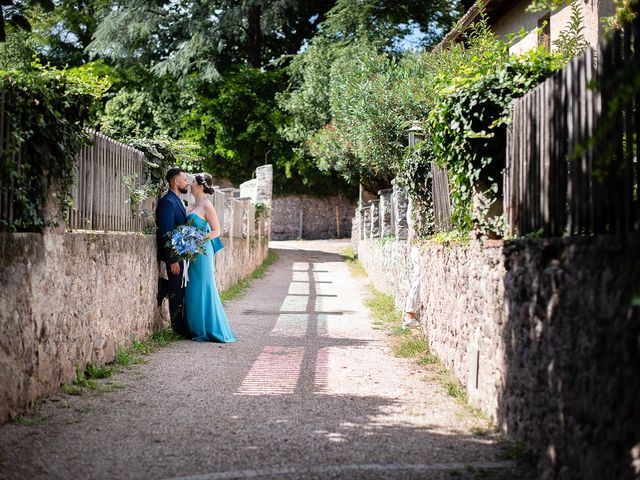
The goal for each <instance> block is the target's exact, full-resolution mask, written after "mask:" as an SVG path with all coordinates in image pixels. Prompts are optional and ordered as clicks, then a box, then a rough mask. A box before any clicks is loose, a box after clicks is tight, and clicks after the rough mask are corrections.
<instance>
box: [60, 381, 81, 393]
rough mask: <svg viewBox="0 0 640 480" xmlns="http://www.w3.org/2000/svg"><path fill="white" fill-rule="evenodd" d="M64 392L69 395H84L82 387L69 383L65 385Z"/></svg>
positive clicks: (63, 386)
mask: <svg viewBox="0 0 640 480" xmlns="http://www.w3.org/2000/svg"><path fill="white" fill-rule="evenodd" d="M62 391H63V392H64V393H66V394H67V395H82V394H83V393H84V390H83V388H82V387H80V386H78V385H72V384H68V383H65V384H64V385H62Z"/></svg>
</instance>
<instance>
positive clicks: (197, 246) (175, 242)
mask: <svg viewBox="0 0 640 480" xmlns="http://www.w3.org/2000/svg"><path fill="white" fill-rule="evenodd" d="M205 235H206V232H205V231H204V230H202V229H201V228H198V227H196V226H194V225H190V224H189V223H187V224H186V225H180V226H179V227H178V228H176V229H175V230H173V231H171V232H168V233H167V237H169V240H168V241H167V243H166V245H165V246H166V247H168V248H170V249H171V254H172V255H173V256H175V257H178V258H180V259H182V260H193V259H194V258H195V257H196V256H197V255H198V254H200V253H202V254H204V255H206V254H207V251H206V247H205V245H206V241H205V239H204V237H205Z"/></svg>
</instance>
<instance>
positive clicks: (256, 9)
mask: <svg viewBox="0 0 640 480" xmlns="http://www.w3.org/2000/svg"><path fill="white" fill-rule="evenodd" d="M261 16H262V11H261V6H260V5H251V6H250V7H249V11H248V12H247V20H248V23H249V26H248V29H247V37H248V38H247V58H248V59H249V64H250V65H251V66H252V67H254V68H259V67H261V66H262V55H261V54H262V31H261V30H260V17H261Z"/></svg>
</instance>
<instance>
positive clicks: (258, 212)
mask: <svg viewBox="0 0 640 480" xmlns="http://www.w3.org/2000/svg"><path fill="white" fill-rule="evenodd" d="M269 212H270V208H269V205H267V204H266V203H263V202H258V203H256V204H255V205H254V213H255V219H256V221H258V220H260V219H261V218H269Z"/></svg>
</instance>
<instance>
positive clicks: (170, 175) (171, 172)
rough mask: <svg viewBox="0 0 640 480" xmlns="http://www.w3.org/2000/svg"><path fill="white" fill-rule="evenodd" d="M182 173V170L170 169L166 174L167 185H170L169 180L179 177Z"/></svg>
mask: <svg viewBox="0 0 640 480" xmlns="http://www.w3.org/2000/svg"><path fill="white" fill-rule="evenodd" d="M182 172H184V170H183V169H181V168H170V169H169V171H168V172H167V177H166V178H167V183H168V184H169V185H171V180H173V179H174V178H175V177H177V176H178V175H180V174H181V173H182Z"/></svg>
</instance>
